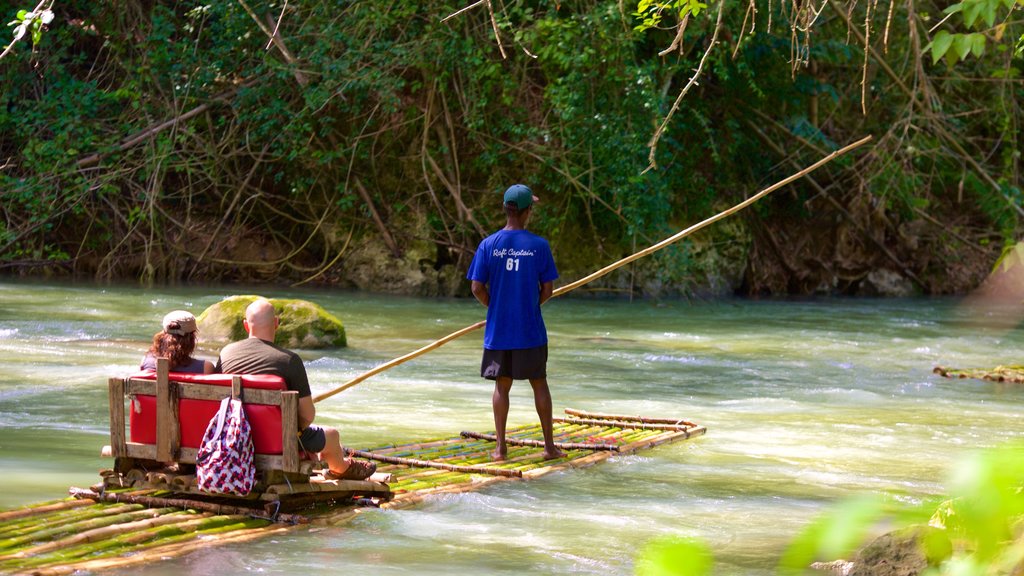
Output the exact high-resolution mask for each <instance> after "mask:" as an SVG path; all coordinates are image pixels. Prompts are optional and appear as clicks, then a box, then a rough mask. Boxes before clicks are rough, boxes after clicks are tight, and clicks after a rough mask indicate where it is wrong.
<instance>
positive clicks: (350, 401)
mask: <svg viewBox="0 0 1024 576" xmlns="http://www.w3.org/2000/svg"><path fill="white" fill-rule="evenodd" d="M256 290H257V289H253V288H237V287H229V288H225V287H208V288H167V289H149V290H144V289H140V288H134V287H95V286H73V287H66V286H59V285H47V284H25V283H12V282H9V281H8V282H5V283H0V469H2V471H3V489H2V491H0V507H4V508H6V507H11V506H16V505H21V504H25V503H30V502H36V501H41V500H49V499H54V498H59V497H62V496H63V495H64V494H65V490H66V489H67V487H68V486H71V485H74V486H88V485H91V484H93V483H94V482H96V481H97V480H98V476H97V474H96V473H97V471H98V470H99V469H100V468H103V467H107V466H109V465H110V461H105V460H103V459H101V458H100V457H99V450H100V447H101V446H103V445H104V444H106V443H108V438H107V434H108V422H107V415H108V407H107V406H108V405H107V396H106V394H107V393H106V381H107V378H108V377H111V376H124V375H127V374H128V373H129V372H131V371H132V370H133V369H134V368H135V367H136V366H137V365H138V361H139V359H140V358H141V357H142V354H143V352H144V351H145V349H146V348H147V345H148V341H149V340H150V338H151V337H152V335H153V333H154V332H155V331H156V330H158V329H159V323H160V319H161V318H162V317H163V315H164V314H165V313H166V312H167V311H169V310H172V309H177V308H184V309H188V310H191V311H193V312H194V313H196V315H198V314H199V313H200V312H201V311H202V310H203V309H205V308H206V307H207V306H209V305H210V304H213V303H214V302H217V301H218V300H220V299H221V298H223V297H225V296H230V295H233V294H251V293H256ZM259 293H261V294H262V295H265V296H267V297H289V298H291V297H297V298H304V299H308V300H312V301H315V302H317V303H319V304H321V305H322V306H324V307H325V308H326V309H328V310H329V311H331V312H333V313H335V314H337V315H338V316H339V317H340V318H342V319H343V320H344V322H345V325H346V330H347V333H348V340H349V347H348V348H346V349H341V350H336V351H330V352H313V351H309V352H306V351H303V352H302V355H303V357H304V359H305V360H306V363H307V370H308V371H309V374H310V381H311V384H312V387H313V393H314V395H315V394H317V393H320V392H324V391H327V390H329V389H331V388H333V387H334V386H337V385H339V384H341V383H343V382H345V381H346V380H348V379H349V378H351V377H353V376H355V375H357V374H359V373H361V372H363V371H365V370H367V369H369V368H372V367H373V366H375V365H377V364H379V363H382V362H385V361H387V360H390V359H391V358H394V357H397V356H400V355H403V354H405V353H408V352H411V351H412V350H415V349H417V348H419V347H421V346H423V345H425V344H427V343H429V342H432V341H433V340H435V339H437V338H440V337H441V336H444V335H446V334H449V333H451V332H453V331H455V330H457V329H459V328H462V327H464V326H466V325H469V324H471V323H473V322H476V321H478V320H480V319H482V318H483V313H484V310H483V308H482V307H480V306H479V305H477V304H476V303H475V302H474V301H469V300H434V299H416V298H398V297H386V296H377V295H367V294H359V293H349V292H329V291H314V290H308V291H296V290H291V291H288V290H271V289H259ZM544 312H545V318H546V322H547V325H548V332H549V336H550V340H551V343H550V360H549V380H550V383H551V387H552V395H553V398H554V403H555V406H556V412H558V411H560V410H561V408H563V407H572V408H578V409H584V410H590V411H597V412H610V413H623V414H643V415H651V416H665V417H680V418H685V419H689V420H694V421H696V422H699V423H701V424H703V425H706V426H707V427H708V433H707V435H706V436H703V437H699V438H696V439H693V440H689V441H685V442H680V443H677V444H672V445H668V446H663V447H659V448H656V449H653V450H650V451H647V452H643V453H641V454H639V455H633V456H619V457H614V458H612V459H610V460H608V461H605V462H603V463H601V464H599V465H597V466H593V467H590V468H586V469H581V470H569V471H564V472H558V473H555V474H551V475H548V476H545V477H544V478H541V479H538V480H536V481H530V482H507V483H502V484H500V485H498V486H492V487H489V488H487V489H485V490H482V491H480V492H478V493H468V494H460V495H449V496H441V497H437V498H434V499H432V500H428V501H427V502H425V503H424V504H422V505H420V506H419V507H417V508H414V509H408V510H400V511H372V512H370V513H367V514H363V515H361V516H359V517H358V518H357V519H356V520H355V521H354V522H352V523H350V524H348V525H345V526H343V527H338V528H326V529H315V530H310V531H307V530H297V531H294V532H292V533H291V534H289V535H287V536H285V537H282V538H277V539H274V540H264V541H257V542H254V543H249V544H244V545H235V546H226V547H216V548H210V549H207V550H204V551H201V552H197V553H194V554H192V555H189V556H185V557H182V558H177V559H172V560H169V561H166V562H160V563H155V564H151V565H148V566H146V567H142V568H139V567H133V568H132V569H131V570H130V573H132V574H140V573H141V574H149V575H163V574H167V575H171V574H175V575H176V574H180V573H182V572H183V571H185V572H188V573H190V574H218V575H220V574H234V573H240V572H259V573H264V574H293V573H313V572H320V573H342V572H345V571H349V570H356V571H359V570H363V571H365V572H367V573H377V574H400V573H415V574H451V573H472V574H510V575H511V574H555V573H559V574H565V573H575V574H630V573H631V572H632V570H633V564H634V560H635V555H636V551H637V550H638V549H639V548H641V547H642V546H643V545H644V543H645V542H647V541H649V540H650V539H651V538H654V537H656V536H660V535H666V534H671V535H680V536H688V537H696V538H699V539H701V540H703V541H704V542H705V543H707V545H708V546H709V547H710V549H711V550H712V551H713V553H714V555H715V561H716V573H720V574H773V573H774V566H775V563H776V562H777V559H778V558H779V556H780V555H781V553H782V551H783V550H784V549H785V546H786V543H787V542H788V541H789V540H790V539H791V538H792V537H793V535H794V534H795V533H796V532H797V531H798V530H799V529H800V528H801V527H802V526H804V525H806V524H807V523H808V522H810V521H811V520H812V519H813V518H814V517H815V516H816V515H818V514H820V513H822V512H823V511H826V510H828V509H829V507H830V506H831V505H833V504H834V503H835V502H837V501H838V500H840V499H842V498H844V497H847V496H852V495H856V494H860V493H864V492H870V493H880V494H886V495H891V496H895V497H898V498H902V499H905V500H907V501H911V502H913V501H916V500H919V499H921V498H924V497H927V496H931V495H935V494H939V493H941V492H942V491H943V489H944V485H945V480H946V478H947V476H948V475H949V474H950V472H951V470H952V469H953V467H954V466H955V464H956V463H957V462H960V461H962V460H963V458H964V457H965V456H966V455H967V454H968V453H970V452H973V451H976V450H978V449H981V448H985V447H991V446H995V445H999V444H1001V443H1004V442H1006V441H1007V440H1010V439H1015V438H1019V437H1020V436H1021V431H1022V430H1024V426H1022V418H1021V410H1020V404H1021V401H1022V399H1024V386H1015V385H1009V384H997V383H989V382H982V381H975V380H948V379H943V378H940V377H938V376H936V375H933V374H932V372H931V370H932V368H933V367H934V366H935V365H937V364H941V365H946V366H957V367H979V366H994V365H997V364H1019V363H1021V361H1020V356H1019V353H1020V350H1021V344H1022V341H1024V334H1022V331H1021V330H1020V329H1017V330H1011V331H1009V332H995V331H984V330H981V329H978V328H976V327H975V328H969V327H966V326H964V325H963V324H962V323H960V322H957V321H956V320H958V319H961V318H962V316H963V313H962V312H960V311H959V310H958V309H957V307H956V301H953V300H923V299H922V300H833V299H827V300H816V301H801V302H793V301H738V300H729V301H689V302H687V301H668V302H664V301H663V302H651V301H637V302H632V303H630V302H625V301H601V300H574V299H568V298H561V299H556V300H554V301H552V302H550V303H549V304H548V305H547V306H545V308H544ZM481 339H482V333H480V332H476V333H473V334H470V335H469V336H466V337H464V338H462V339H461V340H457V341H455V342H453V343H450V344H448V345H447V346H444V347H442V348H440V349H438V350H436V351H434V352H432V353H430V354H428V355H426V356H424V357H422V358H420V359H417V360H414V361H412V362H410V363H407V364H405V365H402V366H399V367H397V368H394V369H392V370H390V371H388V372H385V373H383V374H381V375H379V376H376V377H374V378H371V379H370V380H368V381H366V382H364V383H362V384H360V385H359V386H356V387H354V388H352V389H350V390H348V391H346V392H343V393H341V394H339V395H337V396H334V397H332V398H330V399H328V400H326V401H324V402H322V403H320V404H318V406H317V411H318V416H317V419H318V421H319V422H323V423H325V424H330V425H334V426H337V427H338V428H339V429H340V430H341V433H342V439H343V441H345V442H346V443H347V444H349V445H351V446H353V447H358V448H364V447H372V446H375V445H380V444H384V443H388V442H409V441H414V440H422V439H430V438H437V437H445V436H450V435H454V434H457V433H458V432H459V431H461V430H477V431H491V430H492V429H493V422H492V420H491V408H490V396H491V388H490V386H489V385H488V383H486V382H485V381H483V380H481V379H480V378H479V377H478V376H477V374H478V365H479V349H480V346H481ZM199 355H200V356H205V357H208V358H214V357H215V356H216V350H213V349H203V350H201V351H200V354H199ZM534 421H536V415H535V413H534V412H533V402H532V396H531V394H530V389H529V385H527V384H526V383H517V384H516V385H515V386H514V388H513V399H512V410H511V412H510V416H509V422H510V425H516V424H524V423H528V422H534ZM126 573H128V572H126Z"/></svg>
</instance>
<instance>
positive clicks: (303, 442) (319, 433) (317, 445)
mask: <svg viewBox="0 0 1024 576" xmlns="http://www.w3.org/2000/svg"><path fill="white" fill-rule="evenodd" d="M325 446H327V436H326V435H324V429H323V428H321V427H319V426H317V425H316V424H310V425H309V427H308V428H306V429H305V430H303V431H302V432H299V448H300V449H301V450H304V451H306V452H309V453H311V454H312V453H314V452H320V451H321V450H323V449H324V447H325Z"/></svg>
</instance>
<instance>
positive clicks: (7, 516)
mask: <svg viewBox="0 0 1024 576" xmlns="http://www.w3.org/2000/svg"><path fill="white" fill-rule="evenodd" d="M90 505H91V503H90V502H82V501H81V500H63V501H61V502H57V503H54V504H47V505H45V506H35V507H33V506H29V507H25V508H18V509H16V510H8V511H7V512H2V513H0V522H6V521H8V520H15V519H17V518H24V517H26V516H35V515H36V514H44V513H47V512H56V511H57V510H66V509H68V508H77V507H79V506H90Z"/></svg>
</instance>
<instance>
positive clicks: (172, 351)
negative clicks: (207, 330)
mask: <svg viewBox="0 0 1024 576" xmlns="http://www.w3.org/2000/svg"><path fill="white" fill-rule="evenodd" d="M196 333H197V332H192V333H191V334H186V335H184V336H178V335H176V334H168V333H166V332H164V331H163V330H161V331H159V332H157V333H156V334H154V335H153V345H152V346H150V347H149V353H150V354H151V355H152V356H153V358H167V359H168V361H169V362H170V369H171V370H174V369H175V368H177V367H178V366H185V365H186V364H188V363H189V362H191V361H192V352H193V351H194V350H195V349H196Z"/></svg>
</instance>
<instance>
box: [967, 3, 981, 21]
mask: <svg viewBox="0 0 1024 576" xmlns="http://www.w3.org/2000/svg"><path fill="white" fill-rule="evenodd" d="M981 8H982V6H981V2H971V3H970V4H968V5H967V7H966V8H964V24H966V25H968V26H974V21H975V20H977V19H978V14H980V13H981Z"/></svg>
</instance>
